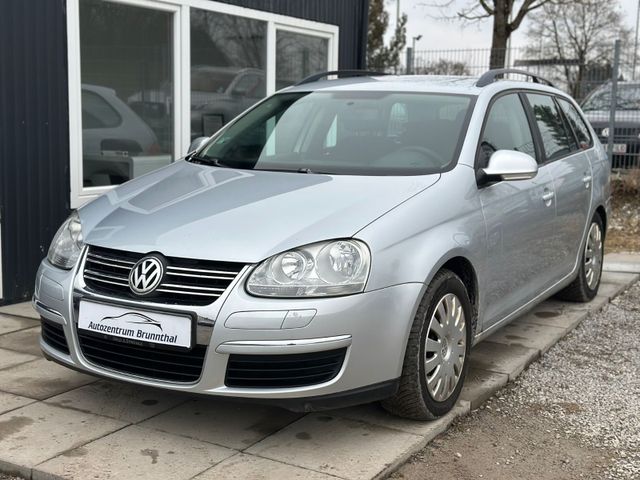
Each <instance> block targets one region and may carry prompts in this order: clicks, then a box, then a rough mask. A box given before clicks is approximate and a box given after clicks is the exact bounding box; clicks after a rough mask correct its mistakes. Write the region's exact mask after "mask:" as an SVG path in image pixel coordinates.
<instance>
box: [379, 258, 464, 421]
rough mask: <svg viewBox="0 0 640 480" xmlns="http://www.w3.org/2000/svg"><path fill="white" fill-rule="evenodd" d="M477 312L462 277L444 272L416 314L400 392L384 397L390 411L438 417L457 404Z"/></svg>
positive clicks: (400, 414)
mask: <svg viewBox="0 0 640 480" xmlns="http://www.w3.org/2000/svg"><path fill="white" fill-rule="evenodd" d="M472 318H473V317H472V308H471V302H470V301H469V296H468V294H467V290H466V288H465V286H464V283H462V280H460V278H459V277H458V276H457V275H456V274H454V273H453V272H451V271H449V270H441V271H440V272H438V273H437V274H436V276H435V277H434V279H433V281H432V282H431V284H430V285H429V287H428V288H427V291H426V293H425V295H424V297H423V298H422V301H421V302H420V306H419V307H418V311H417V312H416V316H415V318H414V320H413V324H412V327H411V332H410V334H409V340H408V342H407V349H406V352H405V358H404V365H403V368H402V375H401V377H400V386H399V388H398V392H397V393H396V394H395V395H394V396H393V397H391V398H389V399H386V400H384V401H382V406H383V407H384V408H385V409H386V410H387V411H389V412H390V413H393V414H394V415H398V416H401V417H405V418H411V419H415V420H433V419H435V418H437V417H440V416H442V415H444V414H446V413H447V412H448V411H449V410H451V409H452V408H453V406H454V405H455V403H456V400H457V399H458V397H459V396H460V391H461V390H462V385H463V383H464V378H465V376H466V373H467V369H468V358H469V350H470V348H471V322H472Z"/></svg>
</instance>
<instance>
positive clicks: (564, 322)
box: [518, 309, 589, 332]
mask: <svg viewBox="0 0 640 480" xmlns="http://www.w3.org/2000/svg"><path fill="white" fill-rule="evenodd" d="M588 314H589V311H588V310H565V311H564V312H558V311H554V310H543V309H538V310H536V311H534V312H531V313H528V314H527V315H525V316H524V317H522V318H521V319H518V322H520V323H531V324H534V325H548V326H550V327H559V328H564V329H565V330H566V331H567V332H570V331H571V330H573V329H574V328H576V327H577V326H578V325H579V324H580V322H582V320H584V319H585V318H586V316H587V315H588Z"/></svg>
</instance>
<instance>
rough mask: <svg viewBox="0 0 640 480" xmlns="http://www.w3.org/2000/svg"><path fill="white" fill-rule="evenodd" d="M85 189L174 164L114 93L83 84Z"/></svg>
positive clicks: (105, 88)
mask: <svg viewBox="0 0 640 480" xmlns="http://www.w3.org/2000/svg"><path fill="white" fill-rule="evenodd" d="M82 155H83V170H82V171H83V184H84V186H85V187H91V186H100V185H115V184H120V183H123V182H126V181H127V180H129V179H131V178H133V177H135V176H137V175H140V174H142V173H146V172H147V171H150V170H153V169H155V168H158V167H160V166H163V165H167V164H168V163H170V162H171V156H170V155H168V154H164V155H163V150H162V148H161V147H160V145H159V143H158V139H157V137H156V135H155V133H154V132H153V130H152V129H151V128H150V127H149V125H147V124H146V123H145V122H144V121H143V120H142V119H141V118H140V117H139V116H138V115H137V114H136V113H135V112H134V111H133V110H132V109H131V108H130V107H129V106H128V105H127V104H126V103H125V102H123V101H122V100H120V98H118V96H117V95H116V92H115V90H113V89H111V88H108V87H104V86H100V85H89V84H83V85H82Z"/></svg>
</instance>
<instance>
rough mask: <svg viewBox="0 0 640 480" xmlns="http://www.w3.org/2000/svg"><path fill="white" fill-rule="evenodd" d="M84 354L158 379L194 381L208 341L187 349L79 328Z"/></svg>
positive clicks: (118, 368)
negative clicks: (114, 337) (139, 342)
mask: <svg viewBox="0 0 640 480" xmlns="http://www.w3.org/2000/svg"><path fill="white" fill-rule="evenodd" d="M78 341H79V344H80V349H81V350H82V354H83V355H84V357H85V358H86V359H87V360H88V361H89V362H91V363H93V364H94V365H96V366H98V367H104V368H109V369H111V370H115V371H118V372H122V373H128V374H134V375H139V376H142V377H147V378H152V379H156V380H165V381H170V382H179V383H193V382H196V381H198V379H199V378H200V375H201V374H202V366H203V365H204V359H205V355H206V352H207V347H206V346H205V345H196V346H195V347H193V348H192V349H191V350H188V351H178V350H168V349H163V348H156V347H152V346H148V345H135V344H129V343H122V342H118V341H116V340H111V339H109V338H106V337H105V338H103V337H98V336H95V335H91V334H87V333H84V332H81V331H78Z"/></svg>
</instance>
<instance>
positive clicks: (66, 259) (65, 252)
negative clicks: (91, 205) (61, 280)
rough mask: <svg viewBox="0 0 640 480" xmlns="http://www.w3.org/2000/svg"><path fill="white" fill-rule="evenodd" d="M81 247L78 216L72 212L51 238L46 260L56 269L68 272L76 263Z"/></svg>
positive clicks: (80, 230) (81, 239) (82, 244)
mask: <svg viewBox="0 0 640 480" xmlns="http://www.w3.org/2000/svg"><path fill="white" fill-rule="evenodd" d="M83 246H84V241H83V238H82V224H81V223H80V216H79V215H78V212H73V213H72V214H71V216H70V217H69V218H67V219H66V220H65V222H64V223H63V224H62V226H61V227H60V228H59V229H58V231H57V232H56V235H55V237H53V241H52V242H51V246H50V247H49V253H48V254H47V258H48V259H49V261H50V262H51V263H52V264H54V265H55V266H56V267H60V268H64V269H65V270H69V269H71V268H73V266H74V265H75V264H76V262H77V261H78V257H80V252H81V251H82V247H83Z"/></svg>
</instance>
